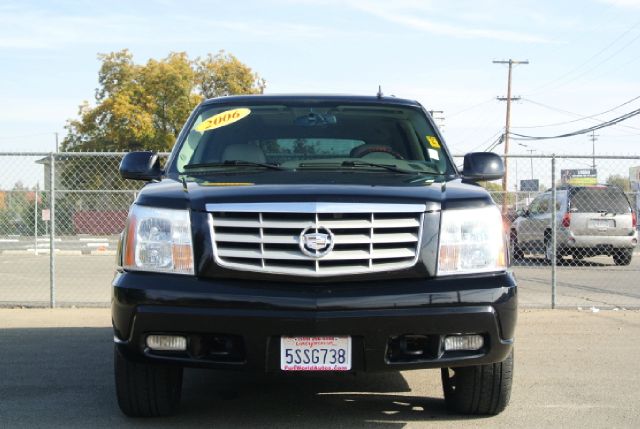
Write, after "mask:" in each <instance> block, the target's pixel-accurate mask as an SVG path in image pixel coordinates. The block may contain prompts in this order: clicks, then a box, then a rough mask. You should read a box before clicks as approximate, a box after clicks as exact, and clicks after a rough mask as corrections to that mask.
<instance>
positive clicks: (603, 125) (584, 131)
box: [510, 109, 640, 140]
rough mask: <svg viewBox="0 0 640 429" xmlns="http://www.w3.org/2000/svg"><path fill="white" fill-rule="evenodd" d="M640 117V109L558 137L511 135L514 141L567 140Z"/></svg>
mask: <svg viewBox="0 0 640 429" xmlns="http://www.w3.org/2000/svg"><path fill="white" fill-rule="evenodd" d="M637 115H640V109H636V110H633V111H631V112H628V113H625V114H624V115H621V116H618V117H617V118H613V119H611V120H609V121H606V122H603V123H601V124H598V125H594V126H593V127H589V128H583V129H581V130H577V131H572V132H570V133H564V134H559V135H556V136H528V135H525V134H518V133H510V134H511V135H512V136H514V139H517V140H549V139H559V138H565V137H573V136H577V135H580V134H587V133H590V132H592V131H595V130H599V129H602V128H606V127H610V126H612V125H616V124H618V123H620V122H622V121H626V120H627V119H629V118H632V117H634V116H637Z"/></svg>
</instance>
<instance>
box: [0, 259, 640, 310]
mask: <svg viewBox="0 0 640 429" xmlns="http://www.w3.org/2000/svg"><path fill="white" fill-rule="evenodd" d="M102 252H103V253H96V254H80V253H77V254H58V253H56V257H55V265H56V277H55V280H56V281H55V298H56V303H57V305H61V306H73V305H75V306H103V307H104V306H107V305H109V301H110V298H111V290H110V285H111V280H112V279H113V273H114V265H115V261H114V256H113V255H112V254H111V253H104V251H102ZM49 263H50V261H49V255H48V254H42V253H41V254H39V255H35V254H33V253H32V252H23V253H20V254H12V253H6V252H5V253H2V254H0V278H2V279H3V281H2V282H0V307H11V306H47V305H49V301H50V279H49ZM512 270H513V272H514V273H515V275H516V278H517V280H518V286H519V302H520V305H521V306H522V307H527V308H550V306H551V292H552V288H551V267H550V266H549V265H547V264H546V263H545V262H544V261H543V260H542V258H531V259H528V260H527V261H526V262H523V261H516V262H515V264H514V265H513V267H512ZM639 278H640V255H635V256H634V259H633V260H632V261H631V264H630V265H629V266H616V265H615V264H614V263H613V261H612V260H611V258H610V257H605V256H599V257H595V258H586V259H584V260H583V261H579V262H578V263H577V264H576V265H571V264H564V265H560V266H558V267H557V290H556V295H557V298H556V306H557V307H559V308H578V307H581V308H591V307H595V308H602V309H604V308H609V309H611V308H620V309H622V308H640V287H639V285H640V282H639V281H638V279H639Z"/></svg>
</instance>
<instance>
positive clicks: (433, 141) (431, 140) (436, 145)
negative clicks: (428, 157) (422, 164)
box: [427, 136, 440, 149]
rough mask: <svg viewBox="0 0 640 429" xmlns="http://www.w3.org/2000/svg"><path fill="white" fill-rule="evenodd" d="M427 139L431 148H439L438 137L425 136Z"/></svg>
mask: <svg viewBox="0 0 640 429" xmlns="http://www.w3.org/2000/svg"><path fill="white" fill-rule="evenodd" d="M427 141H428V142H429V144H430V145H431V147H432V148H434V149H440V143H439V142H438V139H437V138H435V136H427Z"/></svg>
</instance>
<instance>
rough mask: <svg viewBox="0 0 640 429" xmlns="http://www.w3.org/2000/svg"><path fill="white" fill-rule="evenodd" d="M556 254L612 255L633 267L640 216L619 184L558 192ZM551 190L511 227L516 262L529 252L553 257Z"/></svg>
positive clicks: (577, 256)
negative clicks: (637, 215)
mask: <svg viewBox="0 0 640 429" xmlns="http://www.w3.org/2000/svg"><path fill="white" fill-rule="evenodd" d="M555 205H556V218H555V222H556V231H557V235H556V249H555V250H556V256H557V257H564V256H572V257H573V258H574V259H581V258H583V257H587V256H597V255H607V256H612V257H613V260H614V262H615V263H616V265H629V264H630V263H631V258H632V255H633V249H634V247H635V246H636V245H637V243H638V231H637V229H636V226H637V217H636V213H635V212H634V211H633V210H632V209H631V205H630V204H629V200H628V199H627V197H626V196H625V194H624V192H623V191H622V190H621V189H620V188H619V187H617V186H607V185H597V186H564V187H561V188H558V189H557V190H556V202H555ZM552 209H553V206H552V193H551V190H548V191H546V192H544V193H543V194H541V195H539V196H538V197H536V198H535V199H534V200H533V201H532V202H531V204H530V205H529V207H528V208H527V209H526V210H524V211H522V212H520V213H519V216H518V218H517V219H516V220H515V221H514V222H513V224H512V225H511V231H510V243H511V252H512V255H513V257H514V259H521V258H523V257H524V255H525V254H526V253H535V252H544V257H545V260H547V261H550V260H551V258H552V256H553V241H552V239H551V238H552V235H551V230H552V227H551V223H552V217H553V215H552Z"/></svg>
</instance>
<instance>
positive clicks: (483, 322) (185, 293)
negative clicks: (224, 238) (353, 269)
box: [112, 272, 517, 372]
mask: <svg viewBox="0 0 640 429" xmlns="http://www.w3.org/2000/svg"><path fill="white" fill-rule="evenodd" d="M112 316H113V326H114V339H115V341H116V344H117V347H118V348H119V349H120V351H121V352H122V353H123V354H125V355H126V356H127V357H128V358H130V359H133V360H146V361H155V362H165V363H175V364H179V365H183V366H194V367H209V368H218V369H225V368H226V369H246V370H254V371H278V370H279V368H280V361H279V358H280V341H279V339H280V336H282V335H288V336H331V335H349V336H351V338H352V350H353V357H352V359H353V363H352V370H353V371H368V372H369V371H370V372H373V371H383V370H404V369H417V368H439V367H450V366H465V365H477V364H485V363H492V362H498V361H502V360H503V359H504V358H506V356H507V355H508V354H509V352H510V350H511V348H512V345H513V338H514V331H515V323H516V317H517V288H516V285H515V280H514V278H513V276H512V275H511V274H509V273H501V274H494V275H483V276H465V277H459V278H446V279H437V280H434V279H431V280H386V281H378V282H368V283H366V284H363V283H358V282H350V283H339V284H338V283H336V284H332V285H330V286H329V285H320V286H319V285H313V284H306V283H293V284H282V283H273V284H270V283H265V282H263V283H257V282H251V281H244V280H213V279H198V278H194V277H187V276H177V275H162V274H151V273H130V272H126V273H119V274H117V275H116V277H115V279H114V282H113V302H112ZM151 333H153V334H175V335H184V336H186V337H187V338H188V343H189V347H188V351H187V352H157V351H151V350H149V349H148V348H147V347H146V345H145V339H146V336H147V335H148V334H151ZM459 333H478V334H481V335H483V337H484V340H485V345H484V347H483V348H482V349H480V350H477V351H467V352H461V351H460V352H445V351H444V348H443V346H442V343H443V339H444V335H446V334H459ZM405 335H420V336H424V337H425V338H426V339H427V340H426V343H428V347H426V348H425V352H424V353H422V354H421V355H420V356H412V357H407V356H404V357H403V356H399V355H398V353H397V350H395V349H394V347H396V345H397V341H398V339H399V338H401V337H403V336H405ZM221 345H222V346H224V347H223V348H224V350H223V351H226V352H225V353H220V350H219V347H221ZM216 347H218V348H216Z"/></svg>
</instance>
